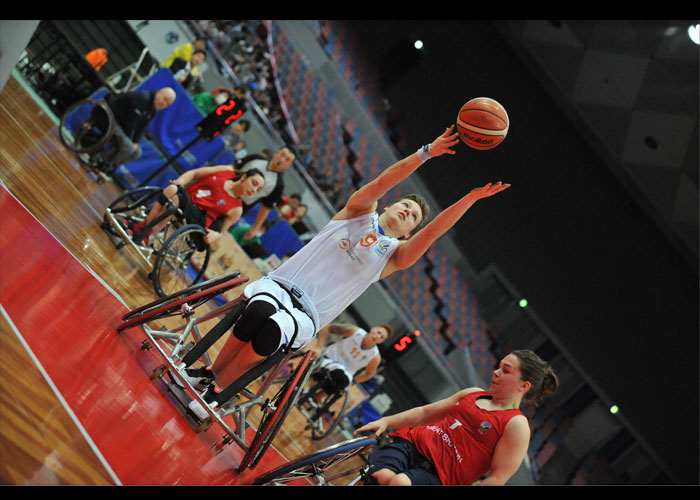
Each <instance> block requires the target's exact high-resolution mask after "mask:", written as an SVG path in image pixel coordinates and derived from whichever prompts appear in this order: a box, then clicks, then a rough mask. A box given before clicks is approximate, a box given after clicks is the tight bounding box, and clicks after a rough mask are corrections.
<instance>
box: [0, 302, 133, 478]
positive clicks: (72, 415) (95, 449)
mask: <svg viewBox="0 0 700 500" xmlns="http://www.w3.org/2000/svg"><path fill="white" fill-rule="evenodd" d="M0 311H2V315H3V316H4V317H5V319H6V320H7V322H8V323H9V325H10V328H12V331H13V332H14V333H15V335H16V336H17V339H18V340H19V341H20V343H21V344H22V345H23V346H24V348H25V349H26V351H27V353H28V354H29V357H31V358H32V360H33V361H34V364H35V365H36V367H37V369H38V370H39V371H40V372H41V374H42V375H43V377H44V379H45V380H46V383H47V384H49V387H51V390H53V392H54V394H55V395H56V397H57V398H58V400H59V401H60V402H61V404H62V405H63V407H64V409H65V410H66V412H68V415H69V416H70V418H71V419H72V420H73V423H75V425H76V427H78V430H79V431H80V433H81V434H82V435H83V437H84V438H85V440H86V441H87V443H88V446H90V448H92V451H93V452H94V453H95V455H97V459H98V460H99V461H100V463H102V465H103V466H104V468H105V469H106V470H107V473H108V474H109V476H110V477H111V478H112V480H113V481H114V482H115V483H116V485H117V486H122V483H121V481H120V480H119V478H118V477H117V475H116V474H115V473H114V471H113V470H112V467H110V465H109V463H108V462H107V460H106V459H105V458H104V456H103V455H102V453H101V452H100V450H99V448H98V447H97V445H96V444H95V442H94V441H93V440H92V438H91V437H90V435H89V434H88V432H87V431H86V430H85V428H84V427H83V425H82V424H81V423H80V420H78V417H77V416H76V415H75V413H73V410H72V409H71V407H70V406H69V405H68V402H67V401H66V400H65V399H64V398H63V396H62V395H61V393H60V391H59V390H58V388H57V387H56V384H54V383H53V380H51V377H49V374H48V373H47V372H46V370H45V369H44V367H43V366H42V365H41V363H40V362H39V359H38V358H37V357H36V356H35V355H34V352H32V350H31V348H30V347H29V345H28V344H27V342H26V341H25V340H24V337H23V336H22V334H21V333H20V331H19V329H18V328H17V326H16V325H15V324H14V322H13V321H12V318H10V315H9V314H7V311H6V310H5V308H4V307H3V306H2V304H0Z"/></svg>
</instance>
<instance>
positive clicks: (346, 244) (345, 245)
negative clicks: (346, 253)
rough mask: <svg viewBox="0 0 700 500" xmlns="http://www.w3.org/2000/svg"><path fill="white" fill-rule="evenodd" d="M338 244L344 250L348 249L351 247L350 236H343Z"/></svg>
mask: <svg viewBox="0 0 700 500" xmlns="http://www.w3.org/2000/svg"><path fill="white" fill-rule="evenodd" d="M338 246H339V247H340V248H341V249H342V250H347V249H348V248H350V240H349V239H348V238H342V239H341V240H340V241H339V242H338Z"/></svg>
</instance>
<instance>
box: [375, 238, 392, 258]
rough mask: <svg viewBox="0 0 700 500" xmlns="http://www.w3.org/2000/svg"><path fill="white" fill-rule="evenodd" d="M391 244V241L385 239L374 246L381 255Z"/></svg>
mask: <svg viewBox="0 0 700 500" xmlns="http://www.w3.org/2000/svg"><path fill="white" fill-rule="evenodd" d="M390 246H391V242H389V241H388V240H385V239H381V240H379V243H378V244H377V246H376V247H375V248H374V251H375V252H376V253H377V255H379V256H380V257H381V256H382V255H384V254H385V253H386V252H387V250H389V247H390Z"/></svg>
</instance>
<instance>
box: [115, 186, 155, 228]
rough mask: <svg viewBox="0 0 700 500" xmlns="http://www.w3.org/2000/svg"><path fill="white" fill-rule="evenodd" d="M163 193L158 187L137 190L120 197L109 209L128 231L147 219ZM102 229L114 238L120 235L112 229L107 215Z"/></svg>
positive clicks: (145, 187)
mask: <svg viewBox="0 0 700 500" xmlns="http://www.w3.org/2000/svg"><path fill="white" fill-rule="evenodd" d="M162 191H163V189H162V188H160V187H156V186H144V187H140V188H136V189H134V190H132V191H128V192H126V193H124V194H121V195H119V196H118V197H117V198H116V199H115V200H114V201H113V202H112V203H110V204H109V206H108V207H107V209H108V210H109V211H110V213H111V214H112V215H113V217H114V218H115V219H116V220H117V221H118V223H119V224H120V225H121V226H122V227H123V228H125V229H126V228H127V227H131V226H133V225H134V224H136V223H138V222H143V221H144V220H145V219H146V216H148V212H149V211H150V209H151V207H152V206H153V204H154V203H155V202H156V200H157V199H158V196H159V195H160V193H161V192H162ZM102 228H103V229H104V230H106V231H108V232H109V233H110V234H112V235H114V236H119V233H118V232H117V231H116V230H115V229H114V228H113V227H112V225H111V224H110V222H109V220H108V218H107V216H106V215H105V216H104V218H103V222H102Z"/></svg>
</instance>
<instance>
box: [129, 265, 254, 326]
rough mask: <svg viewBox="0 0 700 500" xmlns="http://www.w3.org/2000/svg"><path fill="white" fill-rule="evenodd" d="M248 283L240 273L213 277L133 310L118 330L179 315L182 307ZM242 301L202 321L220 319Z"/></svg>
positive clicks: (232, 303)
mask: <svg viewBox="0 0 700 500" xmlns="http://www.w3.org/2000/svg"><path fill="white" fill-rule="evenodd" d="M247 281H248V277H241V276H240V273H239V272H238V271H235V272H233V273H229V274H225V275H222V276H218V277H216V278H212V279H210V280H208V281H205V282H202V283H198V284H197V285H194V286H191V287H189V288H187V289H185V290H182V291H180V292H179V293H176V294H173V295H169V296H167V297H162V298H160V299H157V300H154V301H153V302H150V303H148V304H146V305H144V306H141V307H139V308H136V309H133V310H131V311H129V312H128V313H127V314H125V315H124V316H122V318H121V319H122V323H121V324H120V325H119V326H118V327H117V330H118V331H121V330H124V329H126V328H131V327H134V326H138V325H141V324H143V323H147V322H149V321H154V320H157V319H163V318H168V317H172V316H177V315H180V314H181V313H182V307H183V306H184V305H185V304H187V305H188V306H189V307H191V308H192V309H196V308H197V307H199V306H200V305H202V304H204V303H206V302H207V301H209V300H211V299H213V298H214V297H216V296H217V295H219V294H222V293H224V292H226V291H228V290H230V289H232V288H235V287H237V286H240V285H242V284H243V283H246V282H247ZM240 300H242V298H240V299H237V300H233V301H230V302H228V303H226V304H224V305H223V306H221V307H219V308H217V309H215V310H214V311H211V312H210V313H208V314H207V315H206V316H204V317H203V318H201V320H202V321H205V320H206V319H210V318H212V317H216V316H220V315H223V314H225V313H227V312H228V311H229V310H230V309H232V308H233V307H234V306H235V305H236V304H237V303H238V302H239V301H240Z"/></svg>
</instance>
